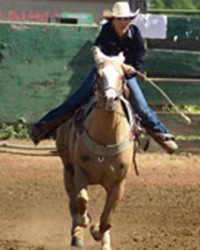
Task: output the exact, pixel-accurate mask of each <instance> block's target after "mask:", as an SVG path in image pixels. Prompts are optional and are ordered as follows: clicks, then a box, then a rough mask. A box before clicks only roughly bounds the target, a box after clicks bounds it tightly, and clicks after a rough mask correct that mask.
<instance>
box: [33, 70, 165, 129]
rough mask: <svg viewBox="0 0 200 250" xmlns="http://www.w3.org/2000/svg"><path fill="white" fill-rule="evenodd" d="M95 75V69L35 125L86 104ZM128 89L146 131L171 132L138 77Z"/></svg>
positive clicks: (130, 81)
mask: <svg viewBox="0 0 200 250" xmlns="http://www.w3.org/2000/svg"><path fill="white" fill-rule="evenodd" d="M95 75H96V68H93V69H92V70H91V72H90V74H89V75H88V77H87V78H86V79H85V81H84V82H83V83H82V85H81V87H80V88H79V89H78V90H77V91H76V92H75V93H74V94H73V95H71V96H70V97H69V98H68V99H67V100H65V101H64V102H63V103H62V104H61V105H60V106H58V107H57V108H55V109H54V110H52V111H50V112H49V113H47V114H46V115H45V116H43V117H42V118H41V119H40V120H39V121H38V122H37V123H35V126H36V127H39V126H40V125H42V124H44V123H46V122H49V121H52V120H54V119H57V118H60V117H62V116H64V115H65V114H67V113H71V112H74V111H75V110H76V109H77V108H79V107H80V106H82V105H83V104H84V103H86V102H87V100H88V99H89V97H90V96H91V95H92V91H93V86H94V79H95ZM128 87H129V89H130V92H131V95H130V96H131V98H130V99H131V100H130V102H131V105H132V107H133V110H134V111H135V112H136V113H138V115H139V116H140V117H141V119H142V121H141V122H142V125H143V126H144V127H145V128H146V129H151V130H153V131H155V132H160V133H168V132H169V131H168V130H167V129H166V128H165V126H164V125H163V124H162V123H161V122H160V120H159V118H158V116H157V115H156V114H155V113H154V112H153V110H152V109H151V108H150V107H149V105H148V103H147V101H146V99H145V97H144V95H143V93H142V91H141V89H140V87H139V85H138V83H137V80H136V77H132V78H130V79H128Z"/></svg>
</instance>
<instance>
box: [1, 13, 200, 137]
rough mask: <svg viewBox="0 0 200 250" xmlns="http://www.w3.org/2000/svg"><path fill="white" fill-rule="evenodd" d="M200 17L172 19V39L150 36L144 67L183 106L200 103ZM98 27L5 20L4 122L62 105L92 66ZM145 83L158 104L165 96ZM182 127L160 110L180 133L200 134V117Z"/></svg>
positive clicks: (32, 118)
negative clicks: (93, 48) (93, 45)
mask: <svg viewBox="0 0 200 250" xmlns="http://www.w3.org/2000/svg"><path fill="white" fill-rule="evenodd" d="M199 27H200V18H197V17H173V16H172V17H168V27H167V38H166V39H151V40H150V39H149V40H147V44H148V51H147V56H146V61H145V71H146V72H148V74H147V75H148V76H149V77H150V78H153V79H154V81H155V82H156V83H157V84H158V85H159V86H160V87H161V88H162V89H163V90H164V91H165V92H166V93H167V94H168V95H169V96H170V97H171V99H172V100H173V101H174V102H175V103H176V104H179V105H200V98H199V96H200V84H199V79H200V52H199V51H200V42H199V40H200V33H199ZM99 28H100V27H98V26H95V25H90V26H87V25H61V24H31V23H9V22H2V23H0V34H1V36H0V122H12V123H13V122H16V121H17V120H18V119H19V118H20V117H23V118H25V119H26V121H27V122H28V123H29V122H32V121H35V120H37V119H38V118H39V117H40V116H41V115H43V114H44V113H45V112H47V111H49V110H50V109H51V108H53V107H56V106H57V105H59V104H60V103H61V102H62V101H63V100H65V98H66V97H67V96H68V95H70V93H72V92H73V91H74V90H75V89H76V88H77V87H78V86H79V85H80V83H81V82H82V80H83V79H84V78H85V77H86V75H87V73H88V71H89V70H90V69H91V67H92V63H93V62H92V53H91V46H92V44H93V41H94V39H95V37H96V35H97V34H98V32H99ZM141 86H142V88H143V90H144V92H145V95H146V96H147V99H148V101H149V103H150V104H152V105H153V106H154V107H155V106H156V107H157V106H159V107H160V106H161V105H165V104H167V102H166V100H165V99H164V98H163V97H162V96H161V95H160V94H159V93H158V92H157V91H156V90H155V89H153V87H151V86H150V85H149V84H148V83H146V82H145V83H144V82H141ZM191 116H192V119H193V121H194V122H193V124H192V125H191V126H187V127H186V126H183V124H182V123H181V122H180V121H179V120H180V119H179V118H178V116H176V115H169V113H167V114H161V118H162V119H163V121H164V123H165V124H166V125H167V126H169V128H170V129H171V130H172V132H174V133H175V134H177V135H180V136H182V135H183V136H196V135H198V136H200V129H199V128H200V119H199V115H194V114H191Z"/></svg>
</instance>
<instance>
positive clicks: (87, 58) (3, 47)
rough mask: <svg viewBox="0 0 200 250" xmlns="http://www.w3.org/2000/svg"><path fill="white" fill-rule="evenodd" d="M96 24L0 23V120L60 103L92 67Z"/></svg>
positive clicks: (11, 119) (29, 116)
mask: <svg viewBox="0 0 200 250" xmlns="http://www.w3.org/2000/svg"><path fill="white" fill-rule="evenodd" d="M97 32H98V28H97V27H95V26H70V25H44V24H43V25H42V24H26V23H21V24H20V23H1V24H0V122H2V121H6V122H14V121H16V120H17V119H18V118H20V117H24V118H25V119H26V120H27V121H28V122H30V121H33V120H35V119H37V118H38V117H40V116H41V115H42V114H43V113H45V112H47V111H48V110H49V109H51V108H53V107H55V106H57V105H59V104H60V103H61V102H62V101H63V100H64V99H65V98H66V96H67V95H69V94H70V93H71V92H72V91H74V90H75V89H76V88H77V87H78V86H79V84H80V83H81V81H82V80H83V79H84V77H85V76H86V75H87V73H88V71H89V70H90V68H91V67H92V56H91V46H92V44H93V40H94V38H95V37H96V35H97Z"/></svg>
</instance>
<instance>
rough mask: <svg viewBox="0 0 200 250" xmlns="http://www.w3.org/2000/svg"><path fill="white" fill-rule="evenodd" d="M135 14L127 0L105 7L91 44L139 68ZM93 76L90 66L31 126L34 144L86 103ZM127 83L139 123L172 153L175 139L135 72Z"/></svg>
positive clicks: (140, 51) (139, 45) (139, 41)
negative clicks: (67, 94)
mask: <svg viewBox="0 0 200 250" xmlns="http://www.w3.org/2000/svg"><path fill="white" fill-rule="evenodd" d="M138 13H139V10H137V11H135V12H132V11H131V10H130V6H129V4H128V3H127V2H116V3H115V4H114V5H113V9H112V11H110V10H105V11H104V12H103V17H104V19H105V20H106V23H105V24H104V25H103V26H102V29H101V31H100V34H99V35H98V37H97V39H96V42H95V46H98V47H100V49H101V50H102V52H103V53H105V54H106V55H108V56H114V55H117V54H118V53H119V52H121V51H122V52H123V53H124V56H125V63H127V64H129V65H131V66H133V67H134V68H135V69H136V70H139V71H140V70H141V69H142V67H143V60H144V55H145V46H144V40H143V38H142V36H141V34H140V31H139V30H138V28H137V27H136V26H135V25H134V24H133V20H134V18H135V17H136V16H137V14H138ZM95 75H96V68H95V67H94V68H93V69H92V70H91V72H90V74H89V75H88V77H87V78H86V79H85V81H84V82H83V83H82V85H81V87H80V88H79V89H78V90H77V91H76V92H75V93H74V94H73V95H72V96H70V97H69V98H68V99H67V100H65V101H64V102H63V103H62V104H61V105H60V106H58V107H57V108H56V109H54V110H52V111H50V112H49V113H47V114H46V115H45V116H43V117H42V118H41V119H40V120H39V121H38V122H37V123H34V124H33V125H32V126H31V128H30V138H31V139H32V141H33V142H34V143H35V144H38V143H39V142H40V141H41V140H43V139H46V138H48V137H49V136H50V135H51V134H52V133H53V132H54V131H55V130H56V129H57V127H58V126H59V125H60V124H61V123H63V122H65V121H67V119H68V118H69V117H70V116H71V115H72V114H73V113H74V111H75V110H76V109H77V108H79V107H80V106H82V105H83V104H84V103H86V102H87V100H88V99H89V97H90V96H91V95H92V92H93V85H94V79H95ZM127 83H128V87H129V89H130V102H131V104H132V107H133V109H134V110H135V112H136V113H138V115H139V116H140V118H141V124H142V125H143V126H144V128H145V129H146V130H147V132H148V133H149V134H150V135H151V136H152V137H153V138H154V140H155V141H156V142H157V143H159V144H160V146H162V147H163V148H164V149H165V150H166V151H167V152H168V153H170V154H172V153H174V152H175V151H176V150H177V148H178V146H177V144H176V141H175V138H174V136H173V135H172V134H171V133H170V132H169V131H168V129H167V128H166V127H165V126H164V125H163V124H162V123H161V122H160V120H159V118H158V117H157V115H156V114H155V113H154V111H153V110H152V109H151V108H150V107H149V105H148V103H147V101H146V99H145V97H144V95H143V93H142V91H141V89H140V87H139V85H138V83H137V79H136V74H132V75H128V76H127Z"/></svg>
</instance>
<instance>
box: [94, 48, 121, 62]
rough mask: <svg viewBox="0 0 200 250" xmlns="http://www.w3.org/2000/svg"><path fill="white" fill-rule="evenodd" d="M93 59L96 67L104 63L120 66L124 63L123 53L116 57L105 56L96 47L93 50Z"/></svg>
mask: <svg viewBox="0 0 200 250" xmlns="http://www.w3.org/2000/svg"><path fill="white" fill-rule="evenodd" d="M93 57H94V61H95V63H96V65H97V66H98V65H99V64H101V63H103V62H105V61H113V62H117V63H120V64H121V63H124V61H125V57H124V54H123V52H120V53H119V54H118V55H117V56H107V55H105V54H104V53H103V52H102V51H101V50H100V48H99V47H97V46H95V47H94V48H93Z"/></svg>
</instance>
